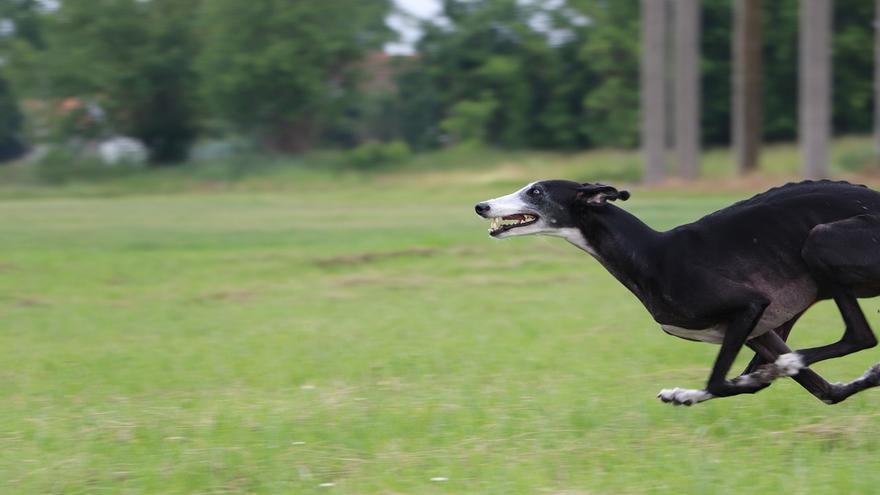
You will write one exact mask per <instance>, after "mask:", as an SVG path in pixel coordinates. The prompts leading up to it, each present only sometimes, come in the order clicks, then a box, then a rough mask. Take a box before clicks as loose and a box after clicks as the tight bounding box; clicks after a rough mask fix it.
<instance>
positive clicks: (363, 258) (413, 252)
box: [312, 247, 476, 268]
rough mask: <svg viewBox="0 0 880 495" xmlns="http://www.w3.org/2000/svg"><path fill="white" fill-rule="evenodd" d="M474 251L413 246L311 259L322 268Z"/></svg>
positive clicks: (463, 248)
mask: <svg viewBox="0 0 880 495" xmlns="http://www.w3.org/2000/svg"><path fill="white" fill-rule="evenodd" d="M475 251H476V250H475V249H473V248H469V247H454V248H446V249H440V248H432V247H414V248H408V249H398V250H395V251H373V252H367V253H353V254H343V255H339V256H330V257H327V258H315V259H313V260H312V262H313V263H314V264H315V265H318V266H320V267H323V268H333V267H338V266H348V265H363V264H368V263H375V262H378V261H383V260H387V259H394V258H407V257H413V258H422V257H429V256H438V255H452V256H463V255H467V254H472V253H474V252H475Z"/></svg>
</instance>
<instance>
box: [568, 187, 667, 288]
mask: <svg viewBox="0 0 880 495" xmlns="http://www.w3.org/2000/svg"><path fill="white" fill-rule="evenodd" d="M577 223H578V225H577V230H578V231H579V233H580V235H581V237H582V239H583V241H584V244H585V246H586V247H585V246H582V245H579V243H578V242H575V241H574V240H572V239H571V238H569V239H568V240H569V241H570V242H572V244H575V245H577V246H578V247H580V248H581V249H583V250H585V251H587V252H588V253H590V254H592V255H593V256H594V257H595V258H596V259H597V260H599V262H600V263H602V265H603V266H604V267H605V269H607V270H608V271H609V272H610V273H611V274H612V275H614V277H615V278H616V279H617V280H619V281H620V282H621V283H622V284H623V285H625V286H626V287H627V288H628V289H629V290H630V291H632V292H633V294H635V295H636V297H638V298H639V299H640V300H642V302H643V303H645V302H646V301H645V299H644V297H645V296H647V294H648V292H649V291H648V289H647V286H648V285H649V283H650V281H651V280H652V279H653V278H654V277H653V273H652V272H651V270H652V267H655V266H656V263H655V259H656V256H657V247H658V245H659V243H660V242H661V238H662V236H661V234H660V233H659V232H657V231H655V230H654V229H652V228H651V227H648V226H647V225H645V223H644V222H642V221H641V220H639V219H638V218H636V217H635V216H634V215H632V214H630V213H628V212H626V211H624V210H622V209H620V208H618V207H616V206H614V205H610V204H609V205H603V206H601V207H590V208H589V209H588V210H587V211H586V212H585V213H584V214H583V215H581V216H580V217H579V218H578V220H577ZM578 241H580V239H578Z"/></svg>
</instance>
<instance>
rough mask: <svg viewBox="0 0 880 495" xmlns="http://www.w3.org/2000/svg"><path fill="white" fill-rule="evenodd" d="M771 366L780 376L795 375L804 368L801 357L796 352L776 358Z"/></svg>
mask: <svg viewBox="0 0 880 495" xmlns="http://www.w3.org/2000/svg"><path fill="white" fill-rule="evenodd" d="M773 364H774V365H775V366H776V369H777V370H778V371H779V374H780V375H782V376H794V375H797V374H798V371H800V370H801V369H802V368H804V360H803V359H802V358H801V355H800V354H798V353H796V352H789V353H787V354H782V355H780V356H779V357H778V358H776V362H775V363H773Z"/></svg>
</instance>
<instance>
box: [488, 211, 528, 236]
mask: <svg viewBox="0 0 880 495" xmlns="http://www.w3.org/2000/svg"><path fill="white" fill-rule="evenodd" d="M537 221H538V217H537V216H536V215H529V214H528V213H517V214H516V215H507V216H504V217H495V218H493V219H492V223H490V224H489V235H493V236H494V235H498V234H500V233H502V232H507V231H508V230H512V229H515V228H517V227H525V226H526V225H531V224H533V223H535V222H537Z"/></svg>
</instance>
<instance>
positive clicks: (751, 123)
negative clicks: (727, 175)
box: [732, 0, 761, 175]
mask: <svg viewBox="0 0 880 495" xmlns="http://www.w3.org/2000/svg"><path fill="white" fill-rule="evenodd" d="M733 18H734V22H733V24H734V34H733V123H732V127H733V154H734V160H735V161H736V169H737V172H738V173H739V174H740V175H743V174H746V173H748V172H751V171H753V170H756V169H757V168H758V166H759V164H760V152H761V0H734V13H733Z"/></svg>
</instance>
